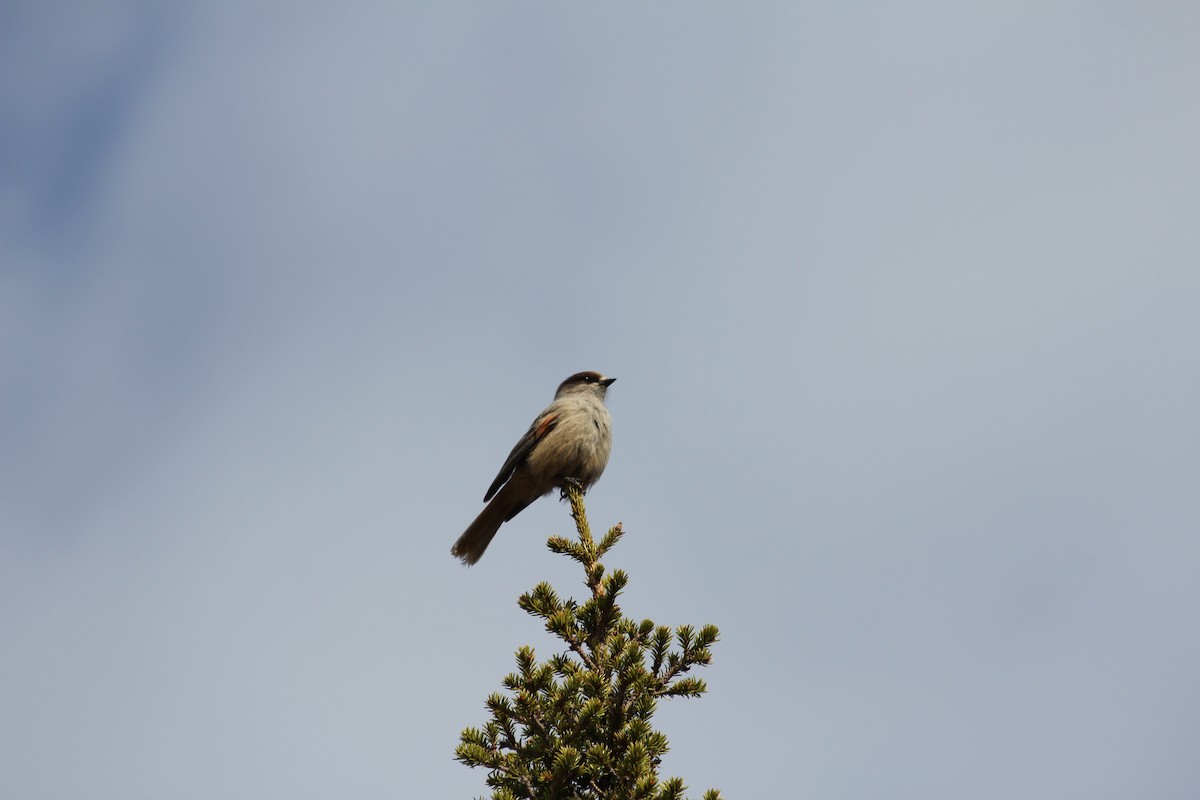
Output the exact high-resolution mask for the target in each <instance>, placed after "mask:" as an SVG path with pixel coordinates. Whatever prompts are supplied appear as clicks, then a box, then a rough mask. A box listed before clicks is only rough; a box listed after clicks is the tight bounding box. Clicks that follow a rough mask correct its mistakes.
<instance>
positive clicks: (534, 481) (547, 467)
mask: <svg viewBox="0 0 1200 800" xmlns="http://www.w3.org/2000/svg"><path fill="white" fill-rule="evenodd" d="M614 381H616V378H606V377H604V376H603V375H601V374H600V373H599V372H591V371H588V372H576V373H575V374H574V375H572V376H571V377H569V378H567V379H566V380H565V381H563V382H562V383H561V384H559V387H558V391H556V392H555V393H554V401H553V402H552V403H550V405H548V406H546V408H545V410H544V411H542V413H540V414H538V415H537V418H536V419H535V420H534V421H533V424H532V425H530V426H529V430H527V431H526V432H525V435H524V436H522V437H521V439H520V441H518V442H517V444H516V446H515V447H513V449H512V452H511V453H509V454H508V458H507V459H506V460H505V462H504V466H502V467H500V472H499V473H498V474H497V475H496V479H495V480H494V481H492V485H491V486H489V487H488V490H487V493H486V494H485V495H484V496H483V502H485V503H487V505H486V506H484V509H483V511H481V512H480V513H479V516H477V517H476V518H475V521H474V522H472V523H471V524H470V525H468V526H467V529H466V530H465V531H463V534H462V536H459V537H458V541H456V542H455V543H454V546H453V547H452V548H450V553H451V555H453V556H455V557H456V558H458V559H459V560H461V561H462V562H463V564H465V565H467V566H471V565H473V564H475V563H477V562H478V561H479V559H480V558H481V557H482V556H483V551H484V550H486V549H487V546H488V544H489V543H490V542H491V541H492V537H494V536H495V535H496V532H497V531H499V530H500V526H501V525H503V524H504V523H505V522H508V521H509V520H510V519H512V518H513V517H515V516H516V515H517V514H519V513H521V511H522V510H524V508H525V507H526V506H528V505H529V504H530V503H532V502H533V501H534V500H537V499H538V498H539V497H542V496H543V495H547V494H549V493H550V492H552V491H554V490H555V489H563V488H565V485H566V484H567V483H569V482H575V483H578V484H579V485H580V487H581V488H582V489H584V490H586V489H587V488H588V487H590V486H591V485H592V484H594V483H595V482H596V481H598V480H599V479H600V475H601V473H603V472H604V467H605V466H607V464H608V455H609V453H610V452H611V451H612V417H611V416H610V415H609V413H608V409H607V408H605V407H604V395H605V394H606V393H607V391H608V387H609V386H611V385H612V384H613V382H614Z"/></svg>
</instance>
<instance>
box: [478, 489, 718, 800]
mask: <svg viewBox="0 0 1200 800" xmlns="http://www.w3.org/2000/svg"><path fill="white" fill-rule="evenodd" d="M564 493H565V494H566V496H567V499H568V500H570V503H571V516H572V517H574V519H575V527H576V530H577V531H578V532H579V540H578V541H572V540H570V539H566V538H564V537H561V536H555V537H552V538H551V539H550V540H549V542H548V543H547V544H548V546H549V547H550V549H551V550H552V551H553V552H555V553H561V554H562V555H565V556H567V557H569V558H571V559H572V560H574V561H576V562H578V563H579V564H580V565H581V566H582V567H583V569H584V572H585V574H586V584H587V587H588V589H589V590H590V592H591V598H590V599H589V600H587V601H586V602H584V603H583V604H579V603H577V602H576V601H575V600H573V599H570V598H568V599H566V600H562V599H560V598H559V596H558V594H557V593H556V592H555V591H554V589H553V588H552V587H551V586H550V585H549V584H548V583H544V582H543V583H540V584H538V585H537V586H536V587H534V589H533V591H531V592H527V593H526V594H523V595H521V598H520V600H519V601H518V603H519V605H520V607H521V608H522V609H524V610H525V611H527V612H528V613H530V614H532V615H533V616H535V617H538V618H539V619H542V620H544V621H545V625H546V630H548V631H549V632H550V633H552V634H554V635H555V636H557V637H558V638H559V639H561V640H562V641H563V643H564V645H565V649H564V650H563V652H561V653H558V654H556V655H554V656H553V657H551V658H550V659H549V660H548V661H544V662H539V661H538V660H537V659H536V657H535V655H534V652H533V648H532V647H528V646H525V647H521V648H520V649H519V650H517V671H516V672H514V673H512V674H510V675H508V676H507V677H506V678H504V681H503V684H504V688H505V689H506V690H507V694H504V693H500V692H496V693H493V694H492V695H491V696H489V697H488V699H487V709H488V711H489V712H490V714H491V719H490V720H488V722H487V723H486V724H485V725H484V726H483V727H482V728H467V729H466V730H464V731H463V732H462V737H461V742H460V743H459V745H458V747H457V748H456V750H455V758H456V759H457V760H459V761H461V762H462V763H464V764H466V765H467V766H470V767H485V768H487V769H488V777H487V783H488V786H489V787H491V789H492V800H518V798H521V799H522V800H593V799H595V800H600V799H601V798H603V799H604V800H682V798H683V792H684V789H685V788H686V787H685V786H684V784H683V781H682V780H680V779H679V778H668V779H666V780H659V777H658V767H659V763H660V761H661V759H662V756H663V754H664V753H666V752H667V749H668V747H667V738H666V737H665V736H663V734H662V733H660V732H658V731H656V730H654V729H653V728H652V727H651V726H650V718H651V717H652V716H653V715H654V710H655V707H656V706H657V704H658V700H659V698H661V697H699V696H700V695H702V694H704V692H705V691H706V689H707V687H706V686H705V684H704V681H702V680H700V679H699V678H697V677H695V676H692V675H689V674H688V673H689V671H690V670H691V669H692V667H696V666H704V665H707V664H708V663H709V662H710V661H711V660H712V656H711V654H710V652H709V646H710V645H712V644H713V643H714V642H716V641H717V628H716V626H714V625H705V626H704V627H703V628H701V629H700V630H699V631H696V630H695V629H694V628H692V627H691V626H688V625H681V626H679V627H678V628H676V629H674V630H672V629H671V628H669V627H667V626H665V625H657V626H656V625H655V624H654V623H653V622H651V621H650V620H643V621H642V622H640V623H638V622H635V621H633V620H632V619H629V618H628V617H625V616H624V615H623V614H622V612H621V608H620V607H619V606H618V605H617V598H618V597H619V596H620V594H621V591H622V590H623V589H624V588H625V586H626V585H627V584H628V582H629V579H628V577H627V576H626V574H625V573H624V572H622V571H621V570H615V571H614V572H612V574H609V575H606V574H605V570H604V565H603V564H601V563H600V559H601V558H602V557H603V556H604V554H605V553H607V552H608V551H609V549H611V548H612V546H613V545H615V544H616V543H617V542H618V541H619V540H620V538H621V536H622V534H623V531H622V530H621V526H620V524H618V525H616V526H615V527H613V528H612V529H611V530H609V531H608V533H607V534H605V536H604V537H603V538H602V539H601V540H600V541H599V543H597V542H595V541H594V540H593V539H592V534H591V531H590V530H589V528H588V522H587V516H586V514H585V512H584V508H583V493H582V491H581V490H580V489H579V487H578V486H573V485H572V486H568V487H567V488H566V489H565V490H564ZM704 799H705V800H720V794H719V792H717V791H716V790H715V789H710V790H709V791H708V792H706V793H705V795H704Z"/></svg>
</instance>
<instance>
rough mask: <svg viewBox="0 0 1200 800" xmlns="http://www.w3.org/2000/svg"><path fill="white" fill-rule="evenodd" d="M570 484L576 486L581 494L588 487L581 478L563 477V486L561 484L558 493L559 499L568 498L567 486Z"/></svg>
mask: <svg viewBox="0 0 1200 800" xmlns="http://www.w3.org/2000/svg"><path fill="white" fill-rule="evenodd" d="M568 486H574V487H575V488H576V489H578V490H579V492H580V494H582V493H584V492H585V491H587V488H586V487H585V486H584V485H583V481H581V480H579V478H563V481H562V486H560V487H559V490H558V491H559V494H558V499H559V500H566V499H567V487H568Z"/></svg>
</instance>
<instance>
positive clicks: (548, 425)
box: [483, 412, 558, 503]
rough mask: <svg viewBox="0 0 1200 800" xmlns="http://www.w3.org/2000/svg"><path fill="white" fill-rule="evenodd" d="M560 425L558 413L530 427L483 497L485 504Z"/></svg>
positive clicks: (547, 416)
mask: <svg viewBox="0 0 1200 800" xmlns="http://www.w3.org/2000/svg"><path fill="white" fill-rule="evenodd" d="M557 424H558V413H557V412H547V413H545V414H542V415H541V416H540V417H538V418H537V419H535V420H534V421H533V424H532V425H530V426H529V430H527V431H525V435H524V436H522V437H521V440H520V441H519V442H517V444H516V447H514V448H513V449H512V452H511V453H509V454H508V458H507V459H506V460H505V461H504V466H503V467H501V468H500V473H499V474H498V475H496V480H494V481H492V485H491V486H489V487H488V490H487V494H485V495H484V496H483V502H485V503H486V502H487V501H488V500H491V499H492V495H494V494H495V493H496V492H498V491H499V490H500V487H501V486H503V485H504V484H505V483H506V482H508V479H509V478H511V477H512V474H513V471H514V470H515V469H516V468H517V467H518V466H519V465H520V464H521V463H522V462H524V461H525V459H526V458H528V457H529V454H530V453H532V452H533V448H535V447H537V443H538V442H540V441H541V440H542V439H544V438H546V434H547V433H549V432H550V431H552V430H554V426H555V425H557Z"/></svg>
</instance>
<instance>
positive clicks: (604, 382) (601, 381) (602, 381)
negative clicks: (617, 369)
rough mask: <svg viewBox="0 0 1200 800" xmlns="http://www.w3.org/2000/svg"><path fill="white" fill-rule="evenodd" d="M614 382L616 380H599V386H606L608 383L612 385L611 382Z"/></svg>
mask: <svg viewBox="0 0 1200 800" xmlns="http://www.w3.org/2000/svg"><path fill="white" fill-rule="evenodd" d="M615 380H616V378H601V379H600V385H601V386H608V385H609V384H610V383H612V382H613V381H615Z"/></svg>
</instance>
